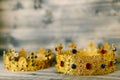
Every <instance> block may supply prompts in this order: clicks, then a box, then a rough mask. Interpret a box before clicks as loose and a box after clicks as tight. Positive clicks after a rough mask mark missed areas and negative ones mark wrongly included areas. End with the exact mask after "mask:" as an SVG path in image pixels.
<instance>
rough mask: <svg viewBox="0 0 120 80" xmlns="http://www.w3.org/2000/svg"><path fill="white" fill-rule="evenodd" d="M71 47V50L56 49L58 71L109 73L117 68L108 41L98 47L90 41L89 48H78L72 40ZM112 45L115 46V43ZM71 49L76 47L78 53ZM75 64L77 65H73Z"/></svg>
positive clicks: (92, 73) (83, 73) (75, 73)
mask: <svg viewBox="0 0 120 80" xmlns="http://www.w3.org/2000/svg"><path fill="white" fill-rule="evenodd" d="M69 47H70V49H69V50H63V49H62V50H60V51H59V50H57V51H56V52H57V54H56V62H57V64H56V69H57V71H58V72H62V73H64V74H70V75H98V74H108V73H111V72H114V71H115V69H116V66H115V65H114V64H113V62H114V60H115V58H114V55H113V54H114V52H113V51H111V50H110V45H109V44H108V43H105V45H104V46H101V47H100V48H96V47H95V44H94V43H92V42H90V43H89V48H88V49H77V48H76V45H75V43H74V42H72V43H71V44H70V45H69ZM112 47H113V48H114V45H113V46H112ZM113 48H112V49H113ZM71 49H72V50H73V49H75V50H76V51H77V53H76V54H73V53H72V51H71ZM61 61H62V63H61ZM63 63H64V64H63ZM73 64H74V65H75V66H72V67H71V65H73ZM102 64H103V65H105V66H104V68H103V67H101V65H102ZM73 68H74V69H73Z"/></svg>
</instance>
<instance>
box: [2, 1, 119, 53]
mask: <svg viewBox="0 0 120 80" xmlns="http://www.w3.org/2000/svg"><path fill="white" fill-rule="evenodd" d="M71 41H75V42H76V43H77V44H78V46H80V47H84V46H86V45H87V44H88V42H89V41H93V42H95V43H102V42H106V41H108V42H109V43H115V45H116V46H117V47H118V50H119V49H120V0H0V49H1V51H2V50H3V49H8V48H15V49H18V50H19V49H20V48H25V49H27V50H37V49H38V48H40V47H44V48H51V49H54V47H55V45H56V44H57V43H63V44H64V45H67V44H68V43H69V42H71Z"/></svg>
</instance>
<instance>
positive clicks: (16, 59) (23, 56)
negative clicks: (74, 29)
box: [3, 48, 54, 71]
mask: <svg viewBox="0 0 120 80" xmlns="http://www.w3.org/2000/svg"><path fill="white" fill-rule="evenodd" d="M3 56H4V66H5V68H6V69H8V70H12V71H33V70H39V69H43V68H47V67H50V66H52V65H53V62H54V53H53V52H52V51H51V50H50V49H43V48H40V49H39V52H31V53H28V54H27V52H26V51H25V50H24V49H21V50H20V51H19V52H17V51H15V50H13V49H9V50H8V51H4V55H3Z"/></svg>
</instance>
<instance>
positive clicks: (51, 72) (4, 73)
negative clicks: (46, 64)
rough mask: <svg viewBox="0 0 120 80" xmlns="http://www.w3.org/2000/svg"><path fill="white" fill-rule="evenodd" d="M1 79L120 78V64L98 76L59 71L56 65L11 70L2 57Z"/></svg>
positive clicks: (84, 79) (73, 79) (102, 79)
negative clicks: (21, 70)
mask: <svg viewBox="0 0 120 80" xmlns="http://www.w3.org/2000/svg"><path fill="white" fill-rule="evenodd" d="M0 80H120V64H117V70H116V71H115V72H113V73H110V74H107V75H97V76H71V75H66V74H61V73H58V72H57V71H56V69H55V67H51V68H47V69H43V70H38V71H29V72H11V71H8V70H5V69H4V65H3V60H2V57H0Z"/></svg>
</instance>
